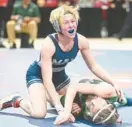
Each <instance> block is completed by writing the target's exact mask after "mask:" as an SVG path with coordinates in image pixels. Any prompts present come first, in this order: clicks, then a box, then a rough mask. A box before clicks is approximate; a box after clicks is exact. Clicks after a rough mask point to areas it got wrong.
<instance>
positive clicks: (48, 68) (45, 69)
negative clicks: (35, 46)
mask: <svg viewBox="0 0 132 127" xmlns="http://www.w3.org/2000/svg"><path fill="white" fill-rule="evenodd" d="M54 52H55V47H54V44H53V43H52V41H51V39H50V38H49V37H47V38H46V39H45V40H44V42H43V45H42V50H41V68H42V77H43V81H44V86H45V88H46V89H47V92H48V94H49V96H50V97H51V99H52V101H53V104H54V105H58V104H60V99H59V95H58V93H57V92H56V90H55V87H54V84H53V82H52V56H53V54H54Z"/></svg>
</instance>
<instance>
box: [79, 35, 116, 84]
mask: <svg viewBox="0 0 132 127" xmlns="http://www.w3.org/2000/svg"><path fill="white" fill-rule="evenodd" d="M79 49H80V51H81V54H82V57H83V58H84V61H85V63H86V64H87V66H88V68H89V69H90V70H91V71H92V72H93V73H94V74H95V75H96V76H97V77H99V78H100V79H102V80H104V81H105V82H107V83H109V84H111V85H114V84H115V82H114V81H113V80H112V77H111V76H110V75H109V74H108V73H107V72H106V71H105V70H104V69H103V68H102V67H101V66H100V65H99V64H97V63H96V61H95V60H94V57H93V56H92V53H91V51H90V48H89V42H88V39H86V38H85V37H84V36H82V35H79Z"/></svg>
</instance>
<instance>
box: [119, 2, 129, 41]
mask: <svg viewBox="0 0 132 127" xmlns="http://www.w3.org/2000/svg"><path fill="white" fill-rule="evenodd" d="M127 2H128V0H126V4H128V3H127ZM127 9H128V11H129V12H128V14H127V16H126V19H125V22H124V24H123V27H122V28H121V30H120V32H119V34H118V35H117V37H118V39H119V40H121V39H122V38H123V37H125V36H126V34H127V32H128V30H129V29H130V28H131V27H132V2H131V1H129V4H128V5H127V6H126V11H127Z"/></svg>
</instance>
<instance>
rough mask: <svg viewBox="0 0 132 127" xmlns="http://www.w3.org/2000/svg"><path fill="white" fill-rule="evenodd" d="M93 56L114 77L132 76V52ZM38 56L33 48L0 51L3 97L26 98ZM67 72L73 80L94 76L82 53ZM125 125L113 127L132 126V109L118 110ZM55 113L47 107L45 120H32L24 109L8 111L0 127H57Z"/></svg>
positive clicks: (83, 125)
mask: <svg viewBox="0 0 132 127" xmlns="http://www.w3.org/2000/svg"><path fill="white" fill-rule="evenodd" d="M93 55H94V56H95V59H96V60H97V62H98V63H99V64H101V65H102V66H103V67H104V68H105V69H106V70H107V71H108V72H109V73H111V74H112V75H118V76H120V75H122V74H125V77H127V76H130V74H132V67H131V66H132V51H124V50H123V51H116V50H96V51H93ZM38 56H39V51H36V50H33V49H17V50H6V49H0V98H2V97H4V96H6V95H9V94H11V93H14V92H20V94H21V95H22V96H24V97H26V96H27V89H26V84H25V83H26V82H25V73H26V70H27V68H28V66H29V64H31V63H32V62H33V61H34V60H35V59H37V58H38ZM66 71H67V73H68V74H69V75H70V76H71V77H72V78H73V79H77V78H78V77H86V76H89V77H91V75H92V74H91V72H90V71H89V70H87V67H86V65H85V63H84V62H83V61H82V58H81V56H80V54H78V57H77V58H76V59H75V60H74V61H73V62H72V63H70V64H69V65H68V67H67V69H66ZM130 80H131V79H130ZM124 90H125V92H126V94H127V95H129V96H132V87H131V88H129V89H128V88H125V89H124ZM118 110H119V114H120V118H121V119H122V122H123V123H122V125H120V124H119V125H113V126H112V125H110V127H132V117H131V113H132V107H123V108H120V109H118ZM55 117H56V112H55V110H54V109H53V108H51V107H50V106H48V113H47V116H46V118H44V119H33V118H31V117H29V116H28V115H27V114H25V112H23V111H22V110H21V109H14V108H10V109H6V110H3V111H1V112H0V127H55V126H54V125H53V121H54V120H55ZM60 127H103V126H102V125H101V126H99V125H92V124H90V123H88V122H86V121H84V120H77V121H76V123H73V124H65V125H61V126H60Z"/></svg>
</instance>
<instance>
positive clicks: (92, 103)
mask: <svg viewBox="0 0 132 127" xmlns="http://www.w3.org/2000/svg"><path fill="white" fill-rule="evenodd" d="M85 104H86V106H87V107H88V108H89V109H90V110H91V111H92V112H93V113H96V112H97V111H98V110H99V109H101V108H102V107H103V106H105V105H107V102H106V100H105V99H103V98H101V97H98V96H90V95H89V96H87V99H86V103H85Z"/></svg>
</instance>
